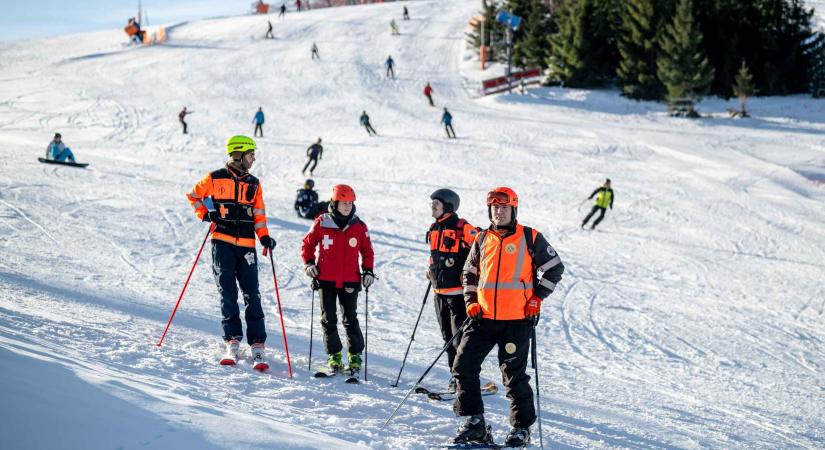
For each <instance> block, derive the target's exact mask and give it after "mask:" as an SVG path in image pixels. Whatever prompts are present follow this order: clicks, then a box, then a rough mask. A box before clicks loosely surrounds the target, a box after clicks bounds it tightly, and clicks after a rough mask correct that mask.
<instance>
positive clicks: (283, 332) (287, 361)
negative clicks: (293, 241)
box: [264, 249, 292, 378]
mask: <svg viewBox="0 0 825 450" xmlns="http://www.w3.org/2000/svg"><path fill="white" fill-rule="evenodd" d="M267 251H268V252H269V262H270V263H271V264H272V280H273V281H274V282H275V298H276V299H277V300H278V316H279V317H280V318H281V334H283V335H284V350H285V351H286V366H287V368H288V369H289V378H292V362H291V361H290V359H289V344H287V342H286V328H285V327H284V314H283V312H282V311H281V294H280V292H278V277H276V276H275V258H274V257H273V256H272V250H269V249H264V253H266V252H267Z"/></svg>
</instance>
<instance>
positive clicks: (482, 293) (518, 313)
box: [478, 225, 533, 320]
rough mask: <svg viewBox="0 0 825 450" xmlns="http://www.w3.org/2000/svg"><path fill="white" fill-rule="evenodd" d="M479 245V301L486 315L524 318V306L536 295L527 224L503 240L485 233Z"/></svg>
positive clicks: (489, 316) (495, 235)
mask: <svg viewBox="0 0 825 450" xmlns="http://www.w3.org/2000/svg"><path fill="white" fill-rule="evenodd" d="M484 234H485V236H484V240H483V242H481V243H480V244H481V245H480V246H479V250H480V255H479V272H480V273H479V284H478V303H479V304H480V305H481V308H482V310H483V313H484V317H485V318H490V319H497V320H518V319H523V318H524V305H525V303H526V301H527V299H528V298H530V297H532V296H533V258H532V257H531V256H530V254H529V252H528V251H527V240H526V239H525V237H524V227H522V226H521V225H517V226H516V231H515V233H513V234H512V235H510V236H507V237H505V238H504V239H502V238H501V237H500V236H498V235H497V234H495V233H493V232H490V231H488V232H485V233H484Z"/></svg>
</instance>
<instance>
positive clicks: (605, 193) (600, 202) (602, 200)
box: [581, 178, 615, 230]
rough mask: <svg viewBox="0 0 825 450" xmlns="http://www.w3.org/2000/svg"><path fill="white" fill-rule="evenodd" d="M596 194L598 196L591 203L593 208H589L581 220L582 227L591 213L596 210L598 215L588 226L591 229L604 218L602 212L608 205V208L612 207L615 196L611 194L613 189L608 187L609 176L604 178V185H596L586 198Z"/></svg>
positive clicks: (591, 215)
mask: <svg viewBox="0 0 825 450" xmlns="http://www.w3.org/2000/svg"><path fill="white" fill-rule="evenodd" d="M596 195H598V197H596V203H594V204H593V209H591V210H590V213H589V214H588V215H587V217H585V218H584V220H583V221H582V226H581V227H582V228H584V226H585V225H587V221H588V220H590V218H591V217H593V214H596V212H597V211H598V212H599V217H597V218H596V221H595V222H593V225H591V226H590V229H591V230H593V229H595V228H596V225H598V224H599V222H601V221H602V219H604V213H605V212H606V211H607V208H608V206H609V207H610V209H613V198H615V195H614V194H613V189H612V188H611V187H610V178H608V179H607V180H605V181H604V185H603V186H600V187H598V188H597V189H596V190H595V191H593V193H592V194H590V197H587V198H588V199H592V198H593V197H594V196H596Z"/></svg>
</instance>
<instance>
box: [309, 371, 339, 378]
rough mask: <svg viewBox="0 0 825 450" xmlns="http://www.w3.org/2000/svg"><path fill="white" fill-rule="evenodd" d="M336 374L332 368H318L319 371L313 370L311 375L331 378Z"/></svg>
mask: <svg viewBox="0 0 825 450" xmlns="http://www.w3.org/2000/svg"><path fill="white" fill-rule="evenodd" d="M336 375H338V372H337V371H334V370H319V371H317V372H315V375H313V377H315V378H332V377H334V376H336Z"/></svg>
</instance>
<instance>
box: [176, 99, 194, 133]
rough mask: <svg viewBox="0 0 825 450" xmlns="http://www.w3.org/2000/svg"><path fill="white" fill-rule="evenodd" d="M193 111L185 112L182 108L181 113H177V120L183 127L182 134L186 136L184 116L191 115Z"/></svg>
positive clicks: (186, 126) (184, 108)
mask: <svg viewBox="0 0 825 450" xmlns="http://www.w3.org/2000/svg"><path fill="white" fill-rule="evenodd" d="M194 112H195V111H187V110H186V107H185V106H184V107H183V109H182V110H181V112H179V113H178V120H179V121H180V123H181V125H183V134H188V133H187V132H186V129H187V128H188V125H187V124H186V115H187V114H193V113H194Z"/></svg>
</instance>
